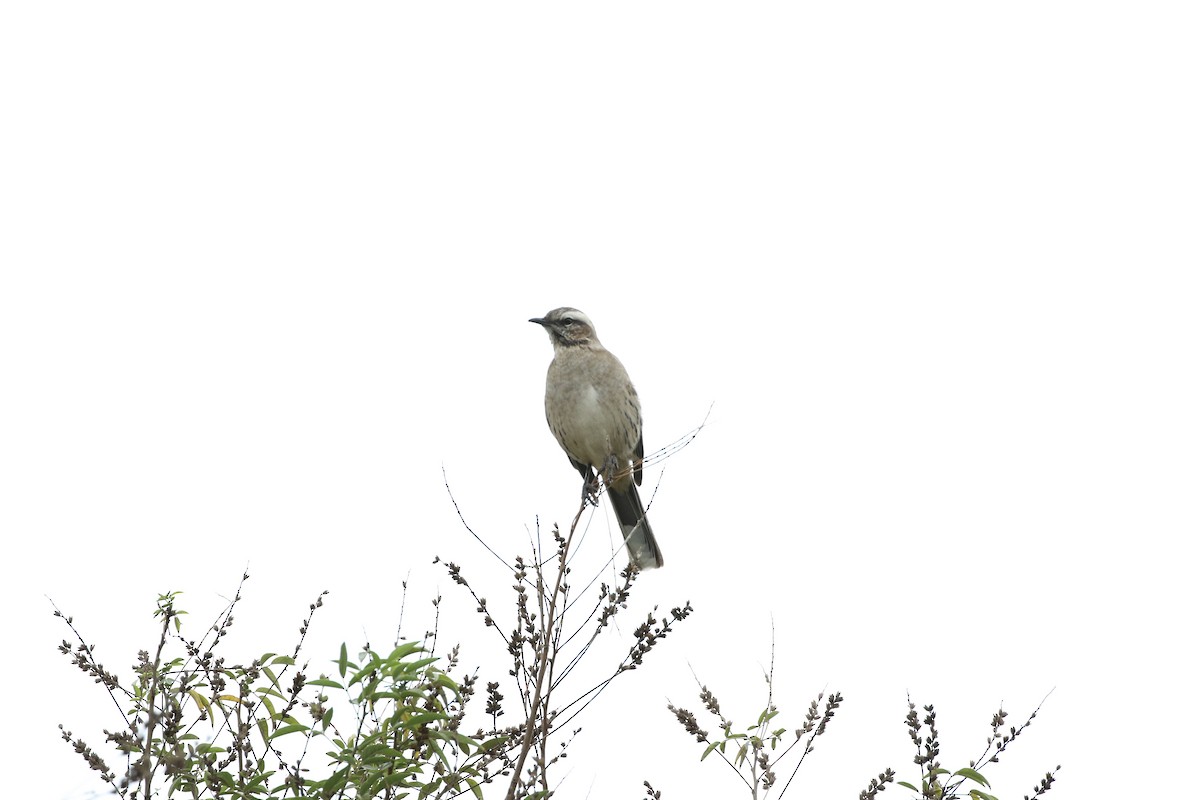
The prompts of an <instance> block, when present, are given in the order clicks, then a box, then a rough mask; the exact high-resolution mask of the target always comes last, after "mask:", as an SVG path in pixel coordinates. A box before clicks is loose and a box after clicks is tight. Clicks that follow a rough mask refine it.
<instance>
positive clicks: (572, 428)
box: [529, 307, 663, 569]
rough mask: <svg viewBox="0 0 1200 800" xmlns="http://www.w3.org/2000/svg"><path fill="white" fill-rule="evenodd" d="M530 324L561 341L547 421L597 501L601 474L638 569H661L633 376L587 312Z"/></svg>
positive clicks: (550, 375)
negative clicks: (644, 491)
mask: <svg viewBox="0 0 1200 800" xmlns="http://www.w3.org/2000/svg"><path fill="white" fill-rule="evenodd" d="M529 321H530V322H533V323H536V324H538V325H541V326H542V327H543V328H544V329H545V330H546V332H547V333H548V334H550V342H551V343H552V344H553V345H554V359H553V360H552V361H551V362H550V368H549V370H547V372H546V422H547V424H549V426H550V431H551V432H552V433H553V434H554V438H555V439H557V440H558V443H559V445H561V446H562V449H563V450H564V451H565V452H566V454H567V458H568V459H570V461H571V466H573V467H574V468H575V469H577V470H579V474H580V475H582V476H583V496H584V497H585V498H589V497H590V498H593V502H594V496H595V493H596V492H597V490H598V489H599V478H600V476H602V477H603V478H604V484H605V486H606V487H607V488H608V497H609V500H610V501H611V502H612V507H613V512H614V513H615V514H616V515H617V521H618V522H619V523H620V526H621V533H622V535H623V536H624V538H625V546H626V548H627V549H628V551H629V562H630V563H631V564H633V565H635V566H637V567H638V568H639V569H656V568H658V567H661V566H662V565H663V557H662V551H661V550H659V549H658V542H657V541H656V540H655V538H654V532H653V531H652V530H651V529H650V521H649V520H648V519H646V511H645V509H644V507H643V506H642V500H641V498H640V497H639V496H638V490H637V487H638V486H640V485H641V483H642V454H643V445H642V406H641V403H640V402H639V401H638V395H637V390H635V389H634V388H633V382H632V381H630V380H629V373H628V372H626V371H625V367H624V366H623V365H622V364H621V362H620V361H619V360H617V357H616V356H614V355H613V354H612V353H610V352H608V350H606V349H605V348H604V345H602V344H600V339H599V337H597V336H596V327H595V325H593V324H592V321H591V320H590V319H588V316H587V315H586V314H584V313H583V312H582V311H579V310H578V309H574V308H568V307H563V308H556V309H554V310H553V311H550V312H548V313H547V314H546V316H544V317H534V318H533V319H531V320H529ZM593 470H595V473H593ZM597 473H598V474H597Z"/></svg>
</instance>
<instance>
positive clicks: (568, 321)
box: [563, 317, 575, 328]
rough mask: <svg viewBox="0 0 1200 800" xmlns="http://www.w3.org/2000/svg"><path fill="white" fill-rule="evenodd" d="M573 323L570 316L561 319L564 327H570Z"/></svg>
mask: <svg viewBox="0 0 1200 800" xmlns="http://www.w3.org/2000/svg"><path fill="white" fill-rule="evenodd" d="M574 324H575V320H573V319H571V318H570V317H567V318H566V319H564V320H563V325H564V326H565V327H568V328H569V327H571V326H572V325H574Z"/></svg>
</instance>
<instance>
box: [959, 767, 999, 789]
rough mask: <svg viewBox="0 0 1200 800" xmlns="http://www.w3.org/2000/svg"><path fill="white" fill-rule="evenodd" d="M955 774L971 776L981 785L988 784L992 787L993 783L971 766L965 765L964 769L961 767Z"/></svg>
mask: <svg viewBox="0 0 1200 800" xmlns="http://www.w3.org/2000/svg"><path fill="white" fill-rule="evenodd" d="M954 774H955V775H961V776H962V777H964V778H970V779H971V780H973V781H975V782H976V783H978V784H979V785H981V786H986V787H988V788H989V789H990V788H992V785H991V784H990V783H988V782H987V778H985V777H983V775H981V774H980V773H978V772H976V771H975V770H973V769H971V768H970V767H963V768H962V769H960V770H959V771H958V772H956V773H954Z"/></svg>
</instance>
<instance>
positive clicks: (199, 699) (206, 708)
mask: <svg viewBox="0 0 1200 800" xmlns="http://www.w3.org/2000/svg"><path fill="white" fill-rule="evenodd" d="M188 694H189V695H191V698H192V702H193V703H195V704H196V708H198V709H200V710H201V711H202V712H204V714H205V715H206V716H207V717H208V721H209V723H210V724H212V725H216V724H217V721H216V720H215V719H213V715H212V706H210V705H209V703H208V698H207V697H205V696H204V695H202V694H200V693H199V692H198V691H196V690H195V689H190V690H188Z"/></svg>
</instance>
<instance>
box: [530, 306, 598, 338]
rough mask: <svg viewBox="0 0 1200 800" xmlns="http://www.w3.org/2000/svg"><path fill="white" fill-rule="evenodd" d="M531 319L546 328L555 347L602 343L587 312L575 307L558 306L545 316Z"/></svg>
mask: <svg viewBox="0 0 1200 800" xmlns="http://www.w3.org/2000/svg"><path fill="white" fill-rule="evenodd" d="M529 321H530V322H536V323H537V324H538V325H541V326H542V327H543V328H545V329H546V333H548V334H550V341H551V342H553V343H554V346H555V347H571V346H574V345H587V344H599V343H600V340H599V339H597V338H596V329H595V328H594V327H592V321H591V320H590V319H588V316H587V314H584V313H583V312H582V311H580V310H578V309H575V308H565V307H564V308H556V309H554V310H553V311H551V312H549V313H547V314H546V316H544V317H534V318H533V319H531V320H529Z"/></svg>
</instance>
